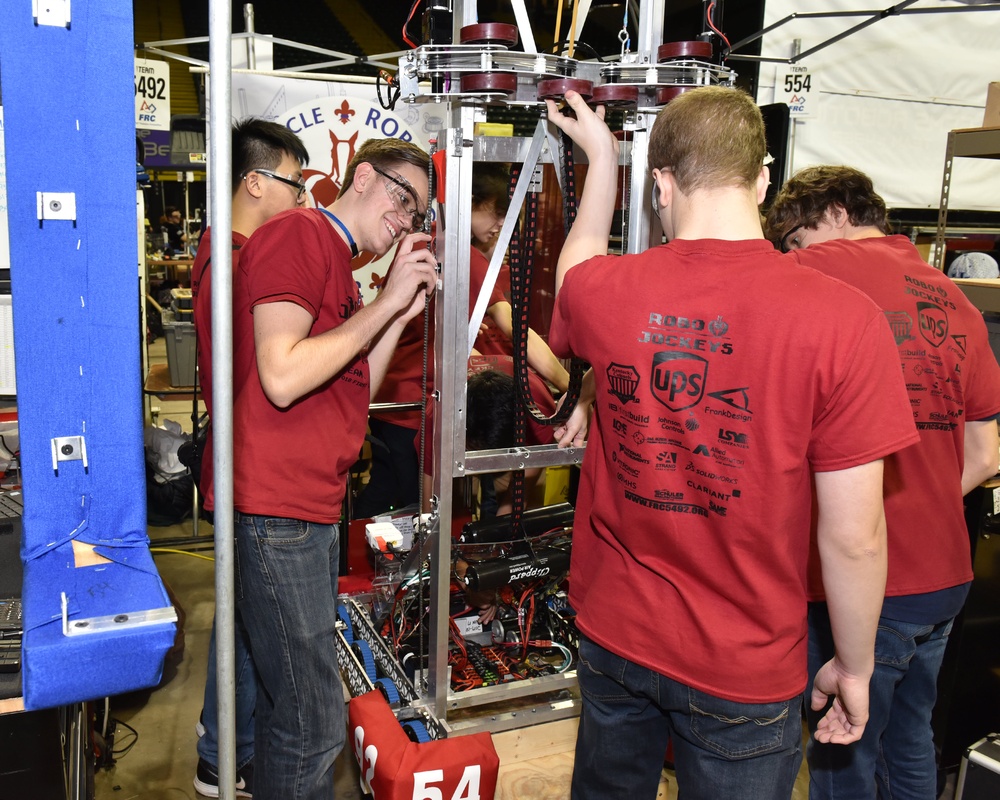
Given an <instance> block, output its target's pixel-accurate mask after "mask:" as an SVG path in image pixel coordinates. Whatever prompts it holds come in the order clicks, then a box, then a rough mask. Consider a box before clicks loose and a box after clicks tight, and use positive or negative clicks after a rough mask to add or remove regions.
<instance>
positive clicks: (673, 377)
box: [649, 352, 708, 411]
mask: <svg viewBox="0 0 1000 800" xmlns="http://www.w3.org/2000/svg"><path fill="white" fill-rule="evenodd" d="M707 376H708V361H707V360H706V359H704V358H702V357H701V356H696V355H694V354H693V353H673V352H660V353H656V354H655V355H654V356H653V373H652V375H651V376H650V379H649V383H650V390H651V391H652V392H653V397H655V398H656V399H657V400H659V401H660V402H661V403H663V405H665V406H666V407H667V408H669V409H670V410H671V411H683V410H684V409H685V408H691V406H695V405H697V404H698V403H699V402H701V398H702V396H703V395H704V394H705V379H706V378H707Z"/></svg>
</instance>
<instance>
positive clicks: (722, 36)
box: [705, 2, 730, 50]
mask: <svg viewBox="0 0 1000 800" xmlns="http://www.w3.org/2000/svg"><path fill="white" fill-rule="evenodd" d="M714 10H715V3H714V2H712V3H709V4H708V12H707V14H706V15H707V17H708V18H707V19H706V20H705V21H706V22H707V23H708V27H709V28H711V29H712V30H713V31H715V32H716V33H717V34H719V38H720V39H722V41H723V42H725V43H726V49H727V50H728V49H729V48H730V45H729V40H728V39H727V38H726V34H724V33H723V32H722V31H720V30H719V29H718V28H716V27H715V23H714V22H712V11H714Z"/></svg>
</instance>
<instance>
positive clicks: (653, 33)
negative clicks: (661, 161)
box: [625, 0, 664, 253]
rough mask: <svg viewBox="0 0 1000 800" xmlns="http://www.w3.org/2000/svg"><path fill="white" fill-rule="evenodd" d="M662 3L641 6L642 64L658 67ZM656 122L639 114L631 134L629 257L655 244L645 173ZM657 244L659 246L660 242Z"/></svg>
mask: <svg viewBox="0 0 1000 800" xmlns="http://www.w3.org/2000/svg"><path fill="white" fill-rule="evenodd" d="M663 12H664V5H663V0H647V1H646V2H644V3H640V4H639V35H638V37H637V40H638V45H639V53H638V55H639V59H640V62H641V63H646V64H655V63H656V49H657V48H658V47H659V46H660V45H661V44H663ZM655 120H656V114H654V113H650V112H639V113H637V114H636V122H635V126H634V129H633V131H632V152H631V168H630V170H629V177H628V181H629V183H628V186H629V197H630V198H631V200H630V202H629V209H628V228H627V230H626V234H625V237H626V241H627V242H628V252H629V253H641V252H642V251H643V250H645V249H646V248H647V247H649V245H650V244H652V242H651V241H650V234H651V231H652V227H653V226H652V209H651V208H650V206H649V203H647V202H646V198H647V197H649V193H650V189H651V187H652V183H651V178H650V175H649V171H648V170H647V169H646V153H647V151H648V148H649V131H650V130H651V129H652V127H653V122H654V121H655ZM657 243H658V242H657Z"/></svg>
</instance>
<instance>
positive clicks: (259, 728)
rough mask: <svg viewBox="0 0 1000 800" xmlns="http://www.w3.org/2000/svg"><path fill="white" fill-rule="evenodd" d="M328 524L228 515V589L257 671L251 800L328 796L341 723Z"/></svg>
mask: <svg viewBox="0 0 1000 800" xmlns="http://www.w3.org/2000/svg"><path fill="white" fill-rule="evenodd" d="M339 551H340V538H339V531H338V528H337V526H336V525H319V524H316V523H312V522H303V521H301V520H294V519H282V518H278V517H263V516H252V515H247V514H241V513H239V512H237V513H236V559H237V560H236V592H237V603H238V606H239V610H240V613H241V614H242V616H243V623H244V625H245V626H246V629H247V633H248V634H249V638H250V646H251V649H252V650H253V660H254V664H255V665H256V667H257V677H258V685H257V710H256V718H257V719H256V729H255V755H254V798H256V800H321V799H322V800H330V798H332V797H333V762H334V761H335V760H336V758H337V755H338V754H339V753H340V751H341V749H342V748H343V746H344V740H345V739H346V733H347V720H346V713H345V709H344V697H343V690H342V689H341V684H340V670H339V667H338V665H337V651H336V646H335V644H334V629H335V627H336V619H337V572H338V568H339V563H340V558H339Z"/></svg>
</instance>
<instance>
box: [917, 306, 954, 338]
mask: <svg viewBox="0 0 1000 800" xmlns="http://www.w3.org/2000/svg"><path fill="white" fill-rule="evenodd" d="M917 319H918V320H920V335H921V336H923V337H924V338H925V339H926V340H927V341H928V342H930V343H931V344H932V345H933V346H934V347H940V346H941V345H942V344H944V340H945V339H946V338H948V315H947V314H946V313H945V312H944V309H943V308H941V307H940V306H937V305H935V304H934V303H917Z"/></svg>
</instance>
